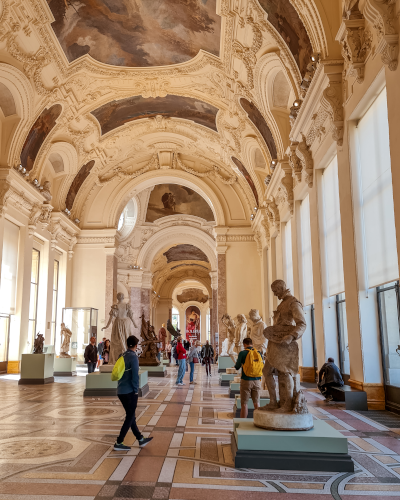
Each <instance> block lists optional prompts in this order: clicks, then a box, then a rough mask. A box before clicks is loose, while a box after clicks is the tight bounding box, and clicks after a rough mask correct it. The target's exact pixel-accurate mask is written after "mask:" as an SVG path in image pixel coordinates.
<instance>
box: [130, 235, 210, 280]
mask: <svg viewBox="0 0 400 500" xmlns="http://www.w3.org/2000/svg"><path fill="white" fill-rule="evenodd" d="M180 244H187V245H194V246H196V247H198V248H199V249H200V250H202V251H203V252H204V253H205V254H206V255H207V258H208V260H209V262H210V264H211V270H212V271H215V270H216V269H217V257H216V251H215V247H216V244H215V240H214V239H213V238H211V236H209V235H208V234H206V233H205V232H204V231H201V230H200V229H196V228H195V227H190V226H172V227H167V228H165V229H162V230H161V231H158V232H157V233H155V234H154V235H153V236H152V237H150V238H149V239H148V240H147V241H146V243H145V244H144V245H143V247H142V249H141V250H140V253H139V256H138V259H137V262H138V265H139V267H141V268H142V269H144V270H145V271H150V267H151V264H152V262H153V260H154V258H155V256H156V255H157V254H158V253H159V252H161V250H163V249H164V248H166V247H167V246H173V245H180Z"/></svg>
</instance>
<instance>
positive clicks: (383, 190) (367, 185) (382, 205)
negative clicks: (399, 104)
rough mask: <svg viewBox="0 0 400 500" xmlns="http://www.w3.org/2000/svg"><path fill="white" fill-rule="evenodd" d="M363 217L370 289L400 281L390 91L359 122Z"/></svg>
mask: <svg viewBox="0 0 400 500" xmlns="http://www.w3.org/2000/svg"><path fill="white" fill-rule="evenodd" d="M355 135H356V144H357V154H358V184H359V200H358V202H359V207H358V208H359V215H360V222H361V225H362V228H363V240H364V241H363V249H364V258H365V264H366V277H367V279H368V283H367V287H368V288H372V287H376V286H379V285H383V284H385V283H390V282H393V281H394V280H397V279H398V278H399V269H398V262H397V245H396V230H395V223H394V207H393V188H392V171H391V161H390V149H389V124H388V113H387V100H386V89H384V90H383V91H382V92H381V93H380V94H379V96H378V97H377V98H376V99H375V101H374V103H373V104H372V106H371V107H370V108H369V109H368V111H367V112H366V113H365V115H364V116H363V117H362V118H361V120H360V121H359V122H358V125H357V128H356V134H355Z"/></svg>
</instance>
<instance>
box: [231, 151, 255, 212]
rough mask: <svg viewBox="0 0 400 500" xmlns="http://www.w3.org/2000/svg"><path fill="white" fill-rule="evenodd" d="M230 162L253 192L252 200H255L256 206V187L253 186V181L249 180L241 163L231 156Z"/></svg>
mask: <svg viewBox="0 0 400 500" xmlns="http://www.w3.org/2000/svg"><path fill="white" fill-rule="evenodd" d="M232 161H233V163H234V164H235V165H236V166H237V168H238V169H239V170H240V173H241V174H242V175H243V177H244V178H245V179H246V181H247V184H248V185H249V186H250V189H251V190H252V191H253V194H254V198H255V199H256V202H257V205H258V193H257V189H256V186H255V185H254V182H253V179H252V178H251V176H250V174H249V172H248V171H247V170H246V168H245V166H244V165H243V163H242V162H241V161H240V160H238V159H237V158H235V157H234V156H232Z"/></svg>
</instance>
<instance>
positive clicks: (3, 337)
mask: <svg viewBox="0 0 400 500" xmlns="http://www.w3.org/2000/svg"><path fill="white" fill-rule="evenodd" d="M9 324H10V318H9V316H0V362H1V361H7V342H8V327H9Z"/></svg>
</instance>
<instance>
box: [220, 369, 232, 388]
mask: <svg viewBox="0 0 400 500" xmlns="http://www.w3.org/2000/svg"><path fill="white" fill-rule="evenodd" d="M235 372H236V370H235ZM235 376H236V373H220V374H219V385H222V386H229V384H230V383H231V382H232V380H233V379H234V378H235Z"/></svg>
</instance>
